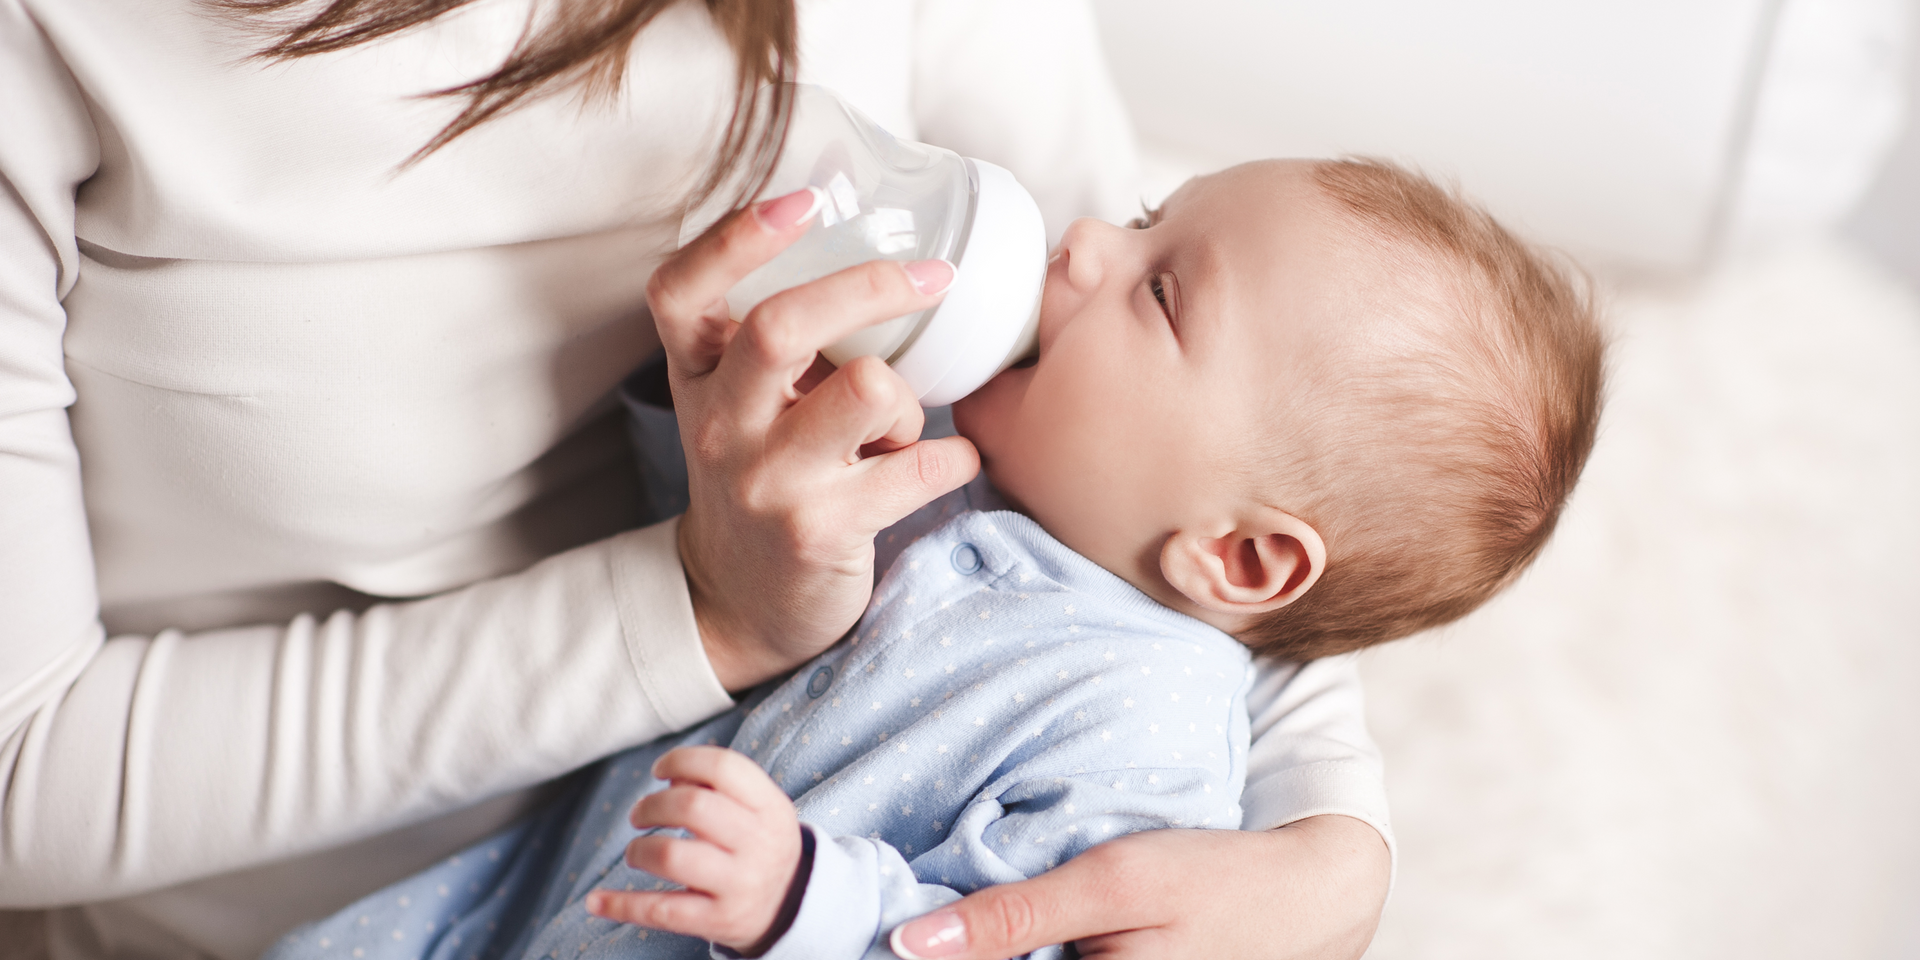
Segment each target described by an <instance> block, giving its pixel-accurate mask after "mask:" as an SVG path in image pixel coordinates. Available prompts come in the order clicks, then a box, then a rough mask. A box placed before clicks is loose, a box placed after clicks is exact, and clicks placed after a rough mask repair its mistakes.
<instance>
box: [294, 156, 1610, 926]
mask: <svg viewBox="0 0 1920 960" xmlns="http://www.w3.org/2000/svg"><path fill="white" fill-rule="evenodd" d="M1601 352H1602V351H1601V338H1600V335H1599V333H1598V330H1597V327H1596V325H1595V323H1594V320H1593V318H1592V315H1591V312H1590V309H1589V307H1588V305H1587V303H1586V301H1585V300H1584V299H1583V298H1582V297H1581V296H1580V294H1579V292H1578V291H1577V289H1576V288H1575V287H1574V286H1573V285H1571V284H1570V283H1569V282H1568V281H1567V279H1566V278H1565V277H1564V276H1563V275H1562V274H1561V273H1560V272H1558V271H1557V270H1555V269H1554V268H1552V267H1551V266H1549V265H1547V264H1545V263H1544V262H1543V261H1542V260H1541V259H1540V258H1539V257H1537V256H1536V255H1535V254H1534V253H1532V252H1531V251H1530V250H1528V249H1527V248H1526V247H1525V246H1523V245H1522V244H1520V243H1518V242H1517V241H1515V240H1514V239H1513V238H1512V237H1510V236H1509V235H1508V234H1507V233H1506V232H1505V231H1503V230H1501V229H1500V228H1499V227H1498V226H1497V225H1496V224H1494V223H1493V221H1492V220H1490V219H1489V218H1488V217H1486V216H1485V215H1484V214H1483V213H1480V212H1479V211H1477V210H1474V209H1472V208H1470V207H1467V206H1464V205H1463V204H1461V203H1460V202H1458V201H1457V200H1455V199H1454V198H1452V197H1451V196H1449V195H1448V194H1447V193H1445V192H1444V191H1441V190H1439V189H1437V188H1435V187H1434V186H1433V185H1431V184H1429V183H1428V182H1426V181H1424V180H1422V179H1420V178H1418V177H1415V176H1413V175H1410V174H1408V173H1406V172H1404V171H1401V170H1399V169H1397V168H1395V167H1392V166H1390V165H1386V164H1381V163H1375V162H1370V161H1331V162H1278V161H1274V162H1263V163H1255V164H1248V165H1245V166H1241V167H1236V168H1233V169H1231V170H1227V171H1225V172H1222V173H1219V174H1215V175H1212V176H1209V177H1202V178H1199V179H1196V180H1194V181H1191V182H1189V183H1188V184H1187V185H1186V186H1184V187H1182V188H1181V189H1180V190H1179V191H1177V192H1175V193H1174V194H1173V195H1172V196H1171V197H1169V198H1168V199H1167V201H1166V203H1165V204H1164V205H1163V206H1162V207H1161V208H1160V209H1159V210H1156V211H1152V212H1150V213H1149V214H1148V215H1147V216H1146V217H1144V218H1142V219H1141V220H1138V221H1135V222H1134V223H1133V224H1132V225H1131V228H1130V229H1129V228H1119V227H1113V226H1108V225H1106V224H1101V223H1098V222H1094V221H1080V222H1078V223H1075V224H1074V225H1073V226H1072V227H1071V228H1070V229H1069V230H1068V231H1067V234H1066V236H1065V237H1064V239H1063V240H1062V241H1061V243H1060V246H1059V248H1058V250H1057V252H1056V253H1055V255H1054V257H1053V259H1052V261H1051V263H1050V265H1049V268H1048V275H1047V285H1046V290H1045V294H1044V301H1043V305H1042V312H1041V324H1040V344H1039V357H1038V360H1037V361H1035V362H1033V363H1031V364H1026V365H1023V366H1020V367H1017V368H1015V369H1011V370H1008V371H1006V372H1005V373H1003V374H1001V375H1000V376H999V377H997V378H995V379H994V380H993V381H992V382H990V383H988V384H987V385H986V386H985V387H983V388H981V389H980V390H979V391H978V392H976V393H974V394H973V395H972V396H969V397H967V398H966V399H964V400H962V401H960V402H959V403H957V404H955V405H954V408H953V416H954V422H955V424H956V426H957V427H958V429H959V431H960V432H961V433H962V434H964V435H966V436H967V437H969V438H970V439H971V440H972V441H973V442H974V443H975V444H976V445H977V447H978V448H979V450H980V453H981V458H982V463H983V466H984V476H983V478H981V479H977V480H976V481H975V482H974V483H971V484H969V485H968V486H966V487H964V488H962V489H960V490H958V491H955V492H954V493H952V494H949V495H948V496H946V497H943V498H941V499H940V500H937V501H935V502H934V503H933V504H931V505H929V506H928V507H927V508H925V509H923V510H921V511H919V512H918V513H916V514H914V515H913V516H911V517H909V518H907V519H906V520H905V521H902V522H901V523H900V524H898V525H896V526H895V527H893V528H890V529H889V530H888V531H887V532H886V533H885V534H883V536H882V537H881V542H880V543H879V544H878V545H877V547H878V554H879V555H878V557H877V558H876V564H877V565H876V569H881V570H885V574H884V576H883V577H882V579H881V582H880V584H879V586H878V587H877V589H876V591H875V594H874V598H873V602H872V604H871V606H870V607H869V609H868V611H867V613H866V615H865V616H864V617H863V618H862V619H861V621H860V622H859V624H857V625H856V626H855V628H854V630H853V631H852V632H851V633H850V634H849V636H848V638H847V639H846V640H845V641H843V642H842V643H841V644H839V645H836V646H835V647H834V648H833V649H831V650H829V651H827V652H826V653H825V654H823V655H821V656H820V657H819V658H817V659H815V660H814V661H813V662H811V663H809V664H807V665H806V666H804V667H802V668H801V669H800V670H799V671H797V672H796V673H794V674H793V675H792V676H790V677H789V678H787V679H786V680H784V681H783V682H777V683H773V684H769V685H768V686H766V687H763V688H761V689H760V690H758V691H756V692H755V693H754V694H753V695H752V696H750V697H749V698H748V699H747V700H746V701H745V702H743V703H742V704H741V705H740V707H739V708H738V709H736V710H734V711H731V712H729V713H727V714H725V715H723V716H721V717H719V718H716V719H715V720H713V721H710V722H709V723H707V724H706V725H704V726H703V727H700V728H698V729H696V730H694V731H691V732H690V733H687V734H685V735H682V736H679V737H673V738H668V739H665V740H662V741H659V742H656V743H654V744H650V745H648V746H646V747H643V748H640V749H638V750H635V751H632V752H630V753H628V754H624V755H622V756H619V757H616V758H614V759H612V760H610V761H608V762H607V763H606V764H603V765H601V766H599V767H597V768H594V771H593V772H592V773H591V774H590V779H589V780H588V782H586V783H585V784H583V785H582V786H581V787H579V789H578V790H577V792H576V794H575V795H574V796H575V798H574V799H573V800H571V801H570V802H568V803H563V804H560V805H557V806H555V807H554V808H552V809H550V810H549V811H548V812H547V813H546V814H544V815H543V816H541V817H538V818H535V819H533V820H531V821H528V822H526V823H523V824H522V825H520V826H519V827H516V828H514V829H513V830H510V831H508V832H506V833H503V834H500V835H497V836H495V837H492V838H489V839H488V840H487V841H484V842H483V843H481V844H479V845H477V846H476V847H474V848H471V849H469V850H468V851H465V852H463V853H462V854H461V855H460V856H458V857H455V858H453V859H451V860H449V861H447V862H445V863H443V864H441V865H440V866H438V867H435V868H433V869H430V870H428V871H426V872H425V873H422V874H420V875H417V876H416V877H414V878H412V879H409V880H407V881H404V882H402V883H401V884H398V885H396V886H395V887H392V888H389V889H387V890H384V891H381V892H380V893H378V894H375V895H373V896H371V897H369V898H367V899H366V900H364V901H362V902H361V903H360V904H356V905H355V906H353V907H350V908H348V909H347V910H346V911H343V912H342V913H340V914H337V915H335V916H334V917H332V918H329V919H328V920H325V921H322V922H320V923H318V924H315V925H313V926H310V927H307V928H303V929H302V930H300V931H297V932H296V933H295V934H293V935H291V936H290V937H289V938H288V939H287V940H284V941H282V943H281V944H280V945H279V946H278V947H276V948H275V951H274V952H273V953H272V954H270V956H272V957H275V958H276V960H290V958H294V957H309V956H340V957H351V958H358V960H371V958H380V957H396V958H397V957H409V958H411V957H421V956H432V957H446V958H453V957H461V958H465V957H474V958H476V960H477V958H482V957H485V958H494V957H509V958H520V957H566V958H575V957H587V956H592V957H603V956H643V957H698V956H706V955H708V954H709V951H710V950H711V952H712V953H713V954H714V955H718V956H740V955H747V956H760V955H765V956H781V957H789V956H791V957H809V958H835V957H847V958H854V957H862V956H873V957H888V956H892V955H893V953H894V952H896V951H897V952H898V953H899V955H901V956H912V955H915V954H917V953H925V954H928V955H931V954H934V953H937V952H939V951H938V948H939V946H940V944H939V943H937V942H931V943H923V944H914V943H899V942H892V943H890V942H889V938H888V931H890V930H892V929H894V928H895V927H896V926H897V925H898V924H900V923H901V922H902V921H904V920H906V919H908V918H910V917H913V916H917V915H919V914H922V913H925V912H927V911H930V910H932V909H934V908H936V907H938V906H940V905H941V904H944V903H947V902H950V901H952V900H954V899H957V898H958V897H960V896H961V895H963V894H965V893H967V892H969V891H972V890H975V889H979V888H980V887H983V886H986V885H989V884H994V883H1003V882H1008V881H1013V880H1018V879H1022V878H1025V877H1028V876H1032V875H1034V874H1036V873H1039V872H1042V871H1044V870H1046V869H1049V868H1051V867H1053V866H1055V865H1057V864H1059V863H1061V862H1063V861H1065V860H1066V859H1067V858H1069V857H1072V856H1074V855H1075V854H1077V853H1079V852H1081V851H1083V850H1085V849H1086V848H1087V847H1089V846H1092V845H1093V844H1096V843H1099V842H1100V841H1102V840H1105V839H1109V838H1112V837H1114V836H1118V835H1120V834H1123V833H1128V832H1132V831H1138V830H1146V829H1154V828H1160V827H1178V826H1189V827H1218V828H1231V827H1235V826H1237V825H1238V823H1239V816H1240V811H1239V808H1238V806H1237V803H1236V801H1237V798H1238V797H1239V795H1240V791H1241V787H1242V785H1243V782H1244V779H1245V776H1246V770H1245V763H1246V756H1247V716H1246V707H1245V700H1244V698H1245V694H1246V689H1247V685H1248V682H1249V676H1250V674H1249V662H1250V661H1249V656H1250V653H1260V654H1268V655H1273V656H1276V657H1280V658H1284V659H1292V660H1300V659H1306V658H1312V657H1319V656H1326V655H1330V654H1335V653H1341V652H1345V651H1350V650H1355V649H1358V648H1361V647H1364V646H1367V645H1369V644H1373V643H1378V642H1380V641H1383V640H1389V639H1392V638H1395V637H1399V636H1403V635H1406V634H1408V633H1411V632H1414V631H1416V630H1420V629H1422V628H1425V627H1429V626H1432V625H1435V624H1439V623H1443V622H1446V621H1448V620H1451V619H1454V618H1456V617H1459V616H1460V615H1462V614H1464V613H1466V612H1467V611H1469V610H1471V609H1473V608H1474V607H1475V606H1477V605H1478V604H1479V603H1481V602H1482V601H1484V600H1485V599H1486V598H1487V597H1489V596H1491V595H1492V594H1493V593H1494V592H1496V591H1497V590H1499V589H1500V588H1501V587H1502V586H1504V585H1505V584H1507V583H1509V582H1511V581H1512V580H1513V578H1514V577H1515V576H1517V575H1518V573H1519V571H1520V570H1521V569H1522V568H1524V567H1525V565H1526V564H1527V563H1528V562H1529V561H1530V560H1531V559H1532V558H1533V556H1534V555H1535V554H1536V553H1538V551H1539V549H1540V547H1541V546H1542V545H1543V544H1544V542H1545V540H1546V538H1547V536H1548V534H1549V533H1550V532H1551V530H1552V528H1553V525H1554V522H1555V520H1556V518H1557V516H1558V514H1559V511H1560V508H1561V505H1562V504H1563V503H1564V502H1565V499H1566V497H1567V495H1568V493H1569V492H1570V490H1571V489H1572V486H1573V484H1574V481H1575V480H1576V479H1577V478H1578V476H1579V473H1580V470H1581V467H1582V465H1583V463H1584V461H1585V459H1586V455H1587V451H1588V449H1589V448H1590V447H1591V445H1592V442H1593V436H1594V431H1595V425H1596V420H1597V417H1598V407H1599V391H1600V377H1601ZM989 482H990V484H991V486H989ZM723 745H724V746H726V747H730V748H731V749H730V750H728V749H720V748H719V747H720V746H723ZM636 800H638V801H639V802H638V805H637V806H636V805H635V801H636ZM629 808H632V821H633V823H634V825H635V826H638V827H642V828H645V830H646V831H647V832H644V833H643V834H642V835H640V837H639V838H638V839H637V840H636V839H635V834H634V832H633V830H631V829H629V828H628V827H627V822H626V821H627V817H628V810H629ZM803 823H804V826H802V824H803ZM630 841H631V849H629V844H630ZM627 859H631V860H632V862H633V863H634V864H635V866H631V867H630V866H628V865H627V863H626V862H625V861H626V860H627ZM682 888H684V889H682ZM610 906H623V907H632V906H640V907H659V908H663V909H661V910H660V911H659V912H657V913H654V914H650V915H651V916H653V917H654V922H655V923H656V924H657V925H658V926H660V927H663V928H667V929H670V930H673V931H676V932H674V933H667V932H660V931H657V930H647V929H643V928H640V927H635V926H628V925H624V924H617V923H614V922H612V921H609V920H604V919H601V918H600V917H599V916H596V915H595V914H596V913H601V912H609V908H610ZM389 931H390V932H389ZM1042 953H1048V954H1051V955H1058V954H1059V950H1058V948H1053V949H1051V950H1050V951H1042ZM1036 955H1038V954H1036Z"/></svg>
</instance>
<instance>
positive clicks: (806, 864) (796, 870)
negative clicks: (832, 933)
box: [726, 823, 815, 958]
mask: <svg viewBox="0 0 1920 960" xmlns="http://www.w3.org/2000/svg"><path fill="white" fill-rule="evenodd" d="M814 842H815V841H814V837H813V831H812V830H809V829H808V828H807V825H806V824H804V823H803V824H801V825H800V856H799V858H798V859H797V860H796V861H795V862H794V866H793V878H792V879H791V880H789V881H787V894H786V896H785V897H783V898H781V900H780V909H779V910H777V911H775V912H774V916H773V923H772V924H771V925H770V926H768V927H767V932H766V933H765V934H762V935H761V937H760V939H758V940H755V941H754V942H753V943H751V944H749V945H747V946H746V947H745V948H743V949H741V950H739V951H733V950H727V951H726V952H727V953H728V954H730V955H732V956H736V957H748V958H751V957H758V956H762V955H764V954H766V952H767V951H769V950H772V949H773V945H774V944H776V943H779V942H780V938H781V937H784V936H786V935H787V931H788V930H791V929H793V921H794V919H795V918H796V917H798V916H799V915H800V903H801V901H803V900H805V899H806V897H807V879H808V878H809V877H811V876H812V875H813V845H814Z"/></svg>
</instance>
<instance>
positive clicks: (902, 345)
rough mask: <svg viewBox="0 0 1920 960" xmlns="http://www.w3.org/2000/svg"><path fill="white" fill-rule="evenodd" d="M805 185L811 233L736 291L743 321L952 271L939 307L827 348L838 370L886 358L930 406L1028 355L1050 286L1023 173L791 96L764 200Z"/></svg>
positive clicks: (700, 219) (821, 99) (811, 94)
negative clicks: (929, 267) (826, 295)
mask: <svg viewBox="0 0 1920 960" xmlns="http://www.w3.org/2000/svg"><path fill="white" fill-rule="evenodd" d="M805 187H813V188H814V189H815V190H816V191H817V192H818V193H819V194H820V198H819V210H818V212H817V213H816V214H815V215H814V221H813V225H812V226H811V227H809V228H808V230H807V232H806V234H804V235H803V236H801V238H800V239H799V240H797V241H795V242H794V244H793V246H790V247H788V248H787V249H786V250H784V251H782V252H781V254H780V255H779V256H777V257H775V258H773V259H772V260H771V261H769V262H767V263H766V264H764V265H762V266H761V267H760V268H759V269H758V270H755V271H753V272H752V273H750V274H747V275H746V276H745V277H744V278H742V279H741V280H740V282H739V283H737V284H735V285H734V287H733V289H731V290H729V291H727V306H728V308H729V310H730V311H731V313H732V314H733V318H734V319H736V320H739V319H742V318H744V317H745V316H746V315H747V311H749V310H752V309H753V308H754V307H755V306H756V305H758V304H759V303H760V301H762V300H765V299H766V298H768V297H770V296H772V295H774V294H775V293H778V292H780V291H782V290H785V289H787V288H788V287H793V286H798V285H799V284H802V283H806V282H807V281H809V280H815V279H818V278H820V277H824V276H826V275H827V274H830V273H833V272H835V271H838V270H842V269H844V268H846V267H850V266H854V265H855V264H859V263H864V262H866V261H868V260H925V259H931V258H935V257H938V258H940V259H944V260H946V261H947V262H949V263H951V264H953V265H954V278H953V284H952V286H950V287H948V288H947V293H946V296H945V297H944V298H943V299H942V300H941V302H940V303H938V304H936V305H934V306H932V307H928V308H927V309H925V310H921V311H918V312H915V313H910V314H907V315H906V316H903V317H895V318H894V319H892V320H888V321H885V322H883V323H878V324H875V325H873V326H870V327H866V328H864V329H861V330H858V331H856V332H854V333H853V334H852V335H850V336H848V337H847V338H845V339H843V340H840V341H838V342H836V343H834V344H832V345H831V346H829V347H827V348H826V349H825V350H822V351H821V353H822V354H824V355H825V356H826V358H827V359H828V360H830V361H832V362H833V363H835V364H836V365H837V364H844V363H846V362H847V361H849V360H851V359H853V358H854V357H860V356H876V357H879V358H881V359H882V360H884V361H886V362H887V364H888V365H889V366H891V367H893V369H894V370H895V371H896V372H898V373H899V374H900V376H901V377H902V378H903V379H905V380H906V382H907V384H908V385H909V386H911V387H912V388H913V391H914V393H915V394H916V395H917V396H918V397H919V398H920V403H921V405H923V406H928V407H937V406H942V405H944V404H949V403H952V402H953V401H955V400H958V399H960V398H961V397H964V396H966V395H967V394H969V393H972V392H973V391H974V390H975V389H977V388H978V387H979V386H980V385H981V384H983V383H986V382H987V381H988V380H990V379H992V378H993V376H994V375H995V374H997V373H999V372H1000V371H1002V370H1005V369H1006V368H1007V367H1009V366H1012V365H1013V364H1014V363H1016V362H1018V361H1019V360H1021V359H1022V358H1024V357H1026V356H1027V355H1029V354H1030V353H1032V351H1033V349H1034V345H1035V338H1036V334H1037V332H1038V329H1039V324H1040V289H1041V286H1042V285H1043V284H1044V282H1045V280H1046V259H1047V233H1046V226H1045V224H1044V223H1043V222H1042V221H1041V219H1040V208H1039V207H1038V206H1037V205H1036V204H1035V203H1034V202H1033V197H1032V196H1030V195H1028V193H1027V191H1026V189H1025V188H1024V187H1022V186H1020V184H1019V182H1018V181H1016V180H1014V178H1013V174H1010V173H1008V172H1007V171H1006V170H1004V169H1002V168H1000V167H997V166H994V165H993V164H991V163H987V162H985V161H982V160H974V159H971V158H968V157H962V156H960V155H959V154H957V153H954V152H953V151H951V150H943V149H941V148H939V147H933V146H928V145H926V144H923V143H913V142H910V141H905V140H897V139H895V138H894V137H893V135H891V134H889V133H887V132H886V131H885V130H882V129H881V128H880V127H879V126H877V125H876V124H874V122H873V121H871V120H869V119H867V118H866V117H865V116H864V115H862V114H861V113H860V112H859V111H858V110H855V109H854V108H853V107H852V106H851V105H849V104H848V103H847V102H846V101H844V100H841V99H840V98H839V97H838V96H836V95H835V94H834V93H833V92H832V91H829V90H827V89H826V88H825V87H817V86H812V85H809V84H795V85H794V97H793V121H792V125H791V126H790V127H789V129H788V134H787V141H786V148H785V150H784V151H783V152H782V154H781V158H780V163H779V165H778V166H777V168H776V169H775V170H774V172H773V177H772V179H770V180H769V181H768V182H767V184H766V186H765V187H764V188H763V189H762V190H761V191H760V193H759V195H758V197H756V199H761V198H766V197H777V196H782V195H785V194H788V193H792V192H793V191H795V190H800V189H802V188H805ZM729 196H731V194H729V193H728V192H727V191H725V190H721V191H716V193H715V196H714V199H712V200H710V201H709V202H707V203H706V204H704V205H702V206H701V207H699V208H696V209H695V210H693V211H692V212H690V213H688V214H687V216H686V219H685V220H683V221H682V222H681V227H680V242H681V244H682V245H685V244H686V243H688V242H689V241H691V240H692V239H693V238H694V237H697V236H699V235H700V233H701V232H702V231H704V230H705V229H706V228H707V227H708V226H710V225H712V224H713V222H714V221H715V220H718V219H719V218H720V217H721V216H722V215H723V214H725V213H726V211H727V199H728V197H729Z"/></svg>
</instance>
